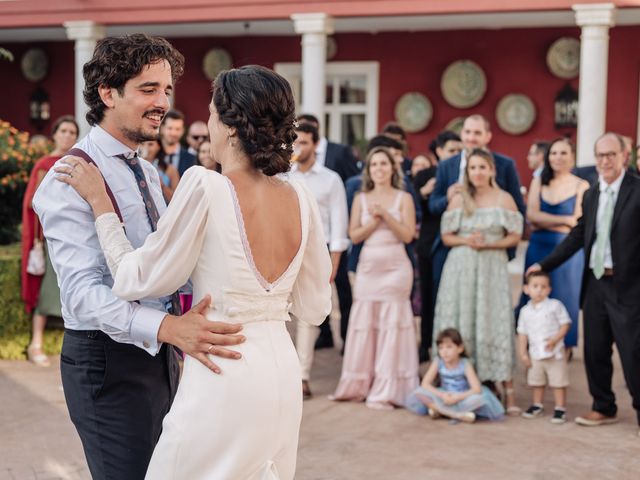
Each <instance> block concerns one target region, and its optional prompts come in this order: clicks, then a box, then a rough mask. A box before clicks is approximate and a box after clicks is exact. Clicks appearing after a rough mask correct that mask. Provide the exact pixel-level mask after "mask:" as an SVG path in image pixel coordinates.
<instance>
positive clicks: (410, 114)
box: [395, 92, 433, 133]
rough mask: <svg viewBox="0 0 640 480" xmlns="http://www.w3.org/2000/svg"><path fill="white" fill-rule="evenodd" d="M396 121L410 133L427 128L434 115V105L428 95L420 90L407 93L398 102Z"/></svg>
mask: <svg viewBox="0 0 640 480" xmlns="http://www.w3.org/2000/svg"><path fill="white" fill-rule="evenodd" d="M395 115H396V121H397V122H398V124H399V125H400V126H401V127H402V128H404V129H405V131H407V132H409V133H415V132H419V131H421V130H424V129H425V128H427V125H429V122H430V121H431V118H432V117H433V106H432V105H431V102H430V101H429V99H428V98H427V97H425V96H424V95H423V94H421V93H418V92H409V93H405V94H404V95H402V96H401V97H400V100H398V101H397V103H396V108H395Z"/></svg>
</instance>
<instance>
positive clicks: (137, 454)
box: [60, 330, 179, 480]
mask: <svg viewBox="0 0 640 480" xmlns="http://www.w3.org/2000/svg"><path fill="white" fill-rule="evenodd" d="M60 368H61V373H62V385H63V387H64V395H65V399H66V402H67V407H68V409H69V414H70V416H71V421H72V422H73V424H74V425H75V427H76V430H77V431H78V434H79V435H80V439H81V441H82V447H83V448H84V453H85V456H86V458H87V463H88V465H89V470H90V471H91V477H92V478H93V480H142V479H143V478H144V475H145V473H146V471H147V467H148V465H149V461H150V460H151V454H152V453H153V449H154V447H155V445H156V443H157V441H158V438H159V437H160V432H161V429H162V419H163V418H164V416H165V415H166V413H167V412H168V411H169V407H170V406H171V402H172V401H173V397H174V395H175V391H176V388H177V385H178V376H179V366H178V361H177V357H176V354H175V352H174V350H173V347H171V346H168V345H163V346H162V348H161V351H160V352H159V353H158V354H157V355H156V356H155V357H152V356H151V355H149V354H148V353H146V352H145V351H143V350H142V349H140V348H138V347H136V346H134V345H129V344H124V343H118V342H115V341H114V340H112V339H111V338H109V337H108V336H107V335H106V334H104V333H103V332H100V331H97V330H91V331H74V330H66V331H65V334H64V340H63V344H62V355H61V357H60Z"/></svg>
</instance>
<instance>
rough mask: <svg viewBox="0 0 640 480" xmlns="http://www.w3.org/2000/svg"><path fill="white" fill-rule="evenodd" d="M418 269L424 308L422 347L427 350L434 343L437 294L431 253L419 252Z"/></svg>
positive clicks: (421, 330)
mask: <svg viewBox="0 0 640 480" xmlns="http://www.w3.org/2000/svg"><path fill="white" fill-rule="evenodd" d="M418 270H419V272H420V296H421V299H422V310H421V312H420V317H421V320H420V338H421V340H420V348H421V349H422V350H424V352H427V351H428V350H429V349H430V348H431V344H432V343H433V316H434V313H435V312H434V310H435V295H434V291H433V259H432V258H431V255H420V254H418Z"/></svg>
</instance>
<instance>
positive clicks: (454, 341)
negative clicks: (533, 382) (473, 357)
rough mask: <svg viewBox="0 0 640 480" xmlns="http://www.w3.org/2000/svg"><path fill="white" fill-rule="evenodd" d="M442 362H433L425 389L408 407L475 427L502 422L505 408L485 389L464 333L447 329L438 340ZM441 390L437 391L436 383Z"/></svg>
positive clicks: (415, 393)
mask: <svg viewBox="0 0 640 480" xmlns="http://www.w3.org/2000/svg"><path fill="white" fill-rule="evenodd" d="M436 346H437V347H438V358H437V359H435V360H434V361H433V362H431V365H430V366H429V369H428V370H427V373H426V374H425V376H424V378H423V379H422V385H421V386H420V387H418V388H417V389H416V390H414V391H413V392H412V393H411V394H410V395H409V397H408V398H407V401H406V404H405V406H406V407H407V408H408V409H409V410H411V411H412V412H414V413H416V414H418V415H427V414H429V415H430V416H431V417H433V418H437V417H439V416H444V417H448V418H451V419H454V420H460V421H462V422H468V423H473V422H475V421H476V419H478V418H484V419H488V420H499V419H501V418H502V417H503V416H504V408H503V407H502V404H501V403H500V401H499V400H498V399H497V398H496V397H495V395H494V394H493V393H491V391H490V390H489V389H488V388H487V387H485V386H483V385H482V384H481V383H480V380H479V379H478V375H476V372H475V370H474V369H473V365H471V362H470V361H468V359H467V355H466V353H465V351H464V343H463V342H462V336H461V335H460V332H458V330H456V329H455V328H447V329H445V330H443V331H441V332H440V333H439V334H438V338H437V340H436ZM437 379H439V380H440V386H439V387H435V386H434V383H435V382H436V380H437Z"/></svg>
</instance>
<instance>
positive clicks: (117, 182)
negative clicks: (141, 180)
mask: <svg viewBox="0 0 640 480" xmlns="http://www.w3.org/2000/svg"><path fill="white" fill-rule="evenodd" d="M75 147H77V148H80V149H82V150H84V151H85V152H86V153H87V154H88V155H89V156H90V157H91V158H92V159H93V160H94V161H95V162H96V164H97V166H98V167H99V168H100V171H101V172H102V175H103V176H104V177H105V180H106V181H107V184H108V185H109V187H110V188H111V190H112V192H113V195H114V196H115V198H116V202H117V203H118V206H119V208H120V211H121V212H122V217H123V220H124V226H125V230H126V234H127V237H128V238H129V241H130V242H131V244H132V245H133V247H134V248H139V247H140V246H142V244H143V243H144V240H145V238H146V237H147V236H148V235H149V234H150V233H151V226H150V224H149V220H148V217H147V212H146V210H145V206H144V203H143V200H142V195H141V194H140V190H139V189H138V186H137V184H136V181H135V178H134V175H133V172H132V171H131V169H130V168H129V167H128V166H127V165H126V163H125V162H124V161H123V160H122V159H120V158H118V157H116V155H121V154H124V155H126V156H128V155H132V154H133V153H134V152H133V151H132V150H131V149H130V148H129V147H127V146H126V145H124V144H122V143H120V142H119V141H118V140H116V139H115V138H114V137H112V136H111V135H110V134H109V133H107V132H106V131H105V130H103V129H102V128H100V127H98V126H95V127H93V128H92V129H91V131H90V132H89V134H88V135H87V136H86V137H84V138H83V139H82V140H80V141H79V142H78V143H77V144H76V145H75ZM60 161H63V160H60ZM141 165H142V167H143V169H144V173H145V176H146V177H147V183H148V184H149V188H150V190H151V194H152V196H153V199H154V201H155V203H156V205H157V207H158V212H159V213H160V215H162V213H163V212H164V211H165V210H166V204H165V202H164V198H163V196H162V189H161V187H160V179H159V177H158V173H157V171H156V169H155V168H154V166H153V165H152V164H151V163H149V162H146V161H144V162H141ZM55 175H56V173H55V172H54V171H53V169H51V170H50V171H49V172H48V174H47V175H46V177H45V178H44V180H43V181H42V183H41V185H40V187H39V188H38V190H37V191H36V194H35V197H34V200H33V208H34V210H35V212H36V213H37V215H38V217H39V218H40V222H41V223H42V226H43V231H44V235H45V238H46V239H47V245H48V248H49V254H50V256H51V263H52V265H53V268H54V270H55V272H56V274H57V277H58V285H59V286H60V296H61V301H62V316H63V318H64V325H65V328H68V329H71V330H101V331H103V332H104V333H106V334H107V335H109V337H111V338H112V339H113V340H115V341H117V342H120V343H129V344H133V345H136V346H137V347H140V348H142V349H144V350H145V351H147V352H148V353H149V354H151V355H155V354H156V353H157V352H158V351H159V349H160V346H161V345H160V344H159V343H158V341H157V336H158V329H159V328H160V324H161V323H162V320H163V319H164V317H165V315H166V311H165V305H166V303H167V300H168V298H164V299H157V298H147V299H140V303H135V302H127V301H125V300H121V299H119V298H118V297H116V296H115V295H114V294H113V293H112V292H111V286H112V285H113V279H112V277H111V274H110V272H109V268H108V267H107V263H106V261H105V258H104V255H103V253H102V248H101V247H100V243H99V241H98V236H97V234H96V229H95V224H94V221H95V220H94V217H93V212H92V210H91V207H90V206H89V204H88V203H87V202H85V201H84V200H83V199H82V198H81V197H80V195H78V193H77V192H76V191H75V190H74V189H73V188H72V187H70V186H69V185H67V184H65V183H62V182H59V181H57V180H55V178H54V177H55Z"/></svg>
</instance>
